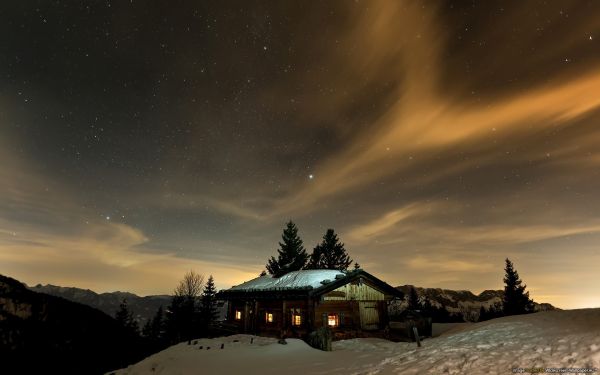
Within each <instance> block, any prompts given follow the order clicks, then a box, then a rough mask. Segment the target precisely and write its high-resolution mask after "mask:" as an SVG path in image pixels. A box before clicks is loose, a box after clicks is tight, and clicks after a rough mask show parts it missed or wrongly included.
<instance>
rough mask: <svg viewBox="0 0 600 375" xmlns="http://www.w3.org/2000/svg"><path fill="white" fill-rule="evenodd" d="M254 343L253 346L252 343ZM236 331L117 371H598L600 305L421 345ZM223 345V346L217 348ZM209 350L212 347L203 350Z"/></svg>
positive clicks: (481, 326)
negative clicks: (314, 340)
mask: <svg viewBox="0 0 600 375" xmlns="http://www.w3.org/2000/svg"><path fill="white" fill-rule="evenodd" d="M251 341H252V343H251ZM287 342H288V344H287V345H281V344H278V343H277V340H276V339H272V338H264V337H253V336H249V335H234V336H229V337H224V338H215V339H200V340H197V341H195V343H194V344H193V345H187V343H180V344H178V345H175V346H172V347H170V348H168V349H166V350H164V351H162V352H160V353H157V354H155V355H153V356H151V357H148V358H146V359H144V360H143V361H141V362H139V363H137V364H135V365H133V366H130V367H128V368H126V369H122V370H119V371H116V372H115V373H116V374H123V375H125V374H131V375H133V374H198V373H202V374H261V375H264V374H282V373H283V374H465V373H467V374H507V373H512V369H519V368H520V369H531V368H596V369H597V368H600V309H583V310H565V311H546V312H540V313H536V314H530V315H520V316H510V317H504V318H500V319H493V320H490V321H486V322H482V323H472V324H466V325H464V326H461V327H455V328H454V329H452V330H450V331H448V332H446V333H445V334H442V335H441V336H439V337H436V338H432V339H426V340H424V341H423V347H421V348H417V346H416V344H414V343H394V342H390V341H386V340H381V339H353V340H345V341H338V342H334V344H333V349H334V350H333V351H332V352H322V351H319V350H316V349H313V348H311V347H309V346H308V345H306V344H305V343H304V342H303V341H300V340H295V339H288V340H287ZM221 344H223V345H224V348H223V349H221ZM207 347H210V349H208V348H207Z"/></svg>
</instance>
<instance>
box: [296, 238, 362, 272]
mask: <svg viewBox="0 0 600 375" xmlns="http://www.w3.org/2000/svg"><path fill="white" fill-rule="evenodd" d="M350 264H352V259H351V258H350V257H349V256H348V254H347V253H346V249H345V248H344V244H343V243H342V242H340V240H339V238H338V236H337V234H335V231H334V230H333V229H327V232H325V235H324V236H323V241H322V242H321V243H320V244H318V245H317V246H316V247H315V248H314V250H313V252H312V254H311V255H310V259H309V261H308V265H307V266H306V269H328V270H340V271H345V270H347V269H348V266H350Z"/></svg>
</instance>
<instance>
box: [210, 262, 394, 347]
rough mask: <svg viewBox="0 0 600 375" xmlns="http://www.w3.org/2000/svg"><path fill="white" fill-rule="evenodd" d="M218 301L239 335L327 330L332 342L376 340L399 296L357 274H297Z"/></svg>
mask: <svg viewBox="0 0 600 375" xmlns="http://www.w3.org/2000/svg"><path fill="white" fill-rule="evenodd" d="M218 297H219V298H221V299H225V300H227V301H228V302H229V303H228V305H229V307H228V313H227V322H228V323H231V324H232V325H234V326H235V327H236V328H237V330H238V332H241V333H252V334H260V335H267V336H275V337H280V336H286V337H303V336H304V335H306V334H308V333H309V332H312V331H314V330H315V329H317V328H319V327H324V326H327V327H329V328H331V329H332V331H333V332H334V337H337V338H342V337H356V336H381V333H382V332H383V331H384V330H386V328H387V327H388V323H389V321H388V308H387V307H388V303H389V302H390V301H391V300H392V299H395V298H400V299H401V298H403V293H402V292H401V291H399V290H397V289H396V288H394V287H392V286H390V285H388V284H386V283H385V282H383V281H381V280H380V279H378V278H376V277H375V276H373V275H371V274H369V273H367V272H365V271H363V270H361V269H358V270H354V271H338V270H302V271H294V272H290V273H288V274H286V275H283V276H281V277H279V278H275V277H272V276H269V275H267V276H260V277H258V278H256V279H253V280H250V281H247V282H245V283H243V284H240V285H237V286H234V287H232V288H231V289H227V290H223V291H220V292H219V294H218Z"/></svg>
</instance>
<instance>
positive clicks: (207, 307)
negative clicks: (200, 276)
mask: <svg viewBox="0 0 600 375" xmlns="http://www.w3.org/2000/svg"><path fill="white" fill-rule="evenodd" d="M216 295H217V289H216V288H215V281H214V279H213V277H212V275H210V276H209V277H208V281H207V282H206V285H205V286H204V291H203V292H202V305H201V308H200V314H201V317H202V324H203V326H204V327H205V328H207V327H208V325H209V324H211V323H213V322H214V321H215V320H216V319H217V317H218V315H219V314H218V312H217V299H216Z"/></svg>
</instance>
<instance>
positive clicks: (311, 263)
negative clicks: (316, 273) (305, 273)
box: [304, 245, 323, 270]
mask: <svg viewBox="0 0 600 375" xmlns="http://www.w3.org/2000/svg"><path fill="white" fill-rule="evenodd" d="M322 258H323V253H322V251H321V248H320V247H319V245H317V247H315V248H314V249H313V252H312V253H311V254H310V256H309V258H308V262H307V263H306V266H305V267H304V269H305V270H318V269H320V268H323V267H322Z"/></svg>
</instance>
